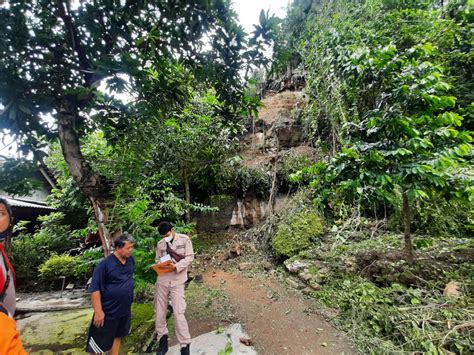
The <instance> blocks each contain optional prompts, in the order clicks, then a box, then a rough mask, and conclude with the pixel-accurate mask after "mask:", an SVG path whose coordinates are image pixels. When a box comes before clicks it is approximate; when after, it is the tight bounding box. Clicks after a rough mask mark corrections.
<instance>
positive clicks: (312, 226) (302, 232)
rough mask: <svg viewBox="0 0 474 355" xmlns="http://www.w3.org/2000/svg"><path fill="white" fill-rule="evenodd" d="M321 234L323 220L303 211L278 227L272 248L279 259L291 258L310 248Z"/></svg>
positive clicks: (309, 211)
mask: <svg viewBox="0 0 474 355" xmlns="http://www.w3.org/2000/svg"><path fill="white" fill-rule="evenodd" d="M323 234H324V222H323V219H322V218H321V217H320V216H319V214H317V213H316V212H314V211H311V210H304V211H301V212H299V213H297V214H296V215H294V216H291V217H290V218H289V220H288V221H284V222H282V223H280V224H279V225H278V229H277V232H276V234H275V235H274V236H273V238H272V248H273V250H274V251H275V252H276V253H277V255H279V256H281V257H285V258H288V257H292V256H294V255H297V254H298V253H299V252H301V251H305V250H308V249H310V248H312V247H313V246H314V245H315V242H317V241H319V238H321V236H322V235H323Z"/></svg>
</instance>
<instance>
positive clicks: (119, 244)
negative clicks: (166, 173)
mask: <svg viewBox="0 0 474 355" xmlns="http://www.w3.org/2000/svg"><path fill="white" fill-rule="evenodd" d="M126 242H129V243H131V244H135V239H134V238H133V237H132V236H131V235H130V234H129V233H127V232H123V233H122V235H121V236H120V237H118V238H117V239H115V241H114V247H115V249H120V248H123V247H124V246H125V243H126Z"/></svg>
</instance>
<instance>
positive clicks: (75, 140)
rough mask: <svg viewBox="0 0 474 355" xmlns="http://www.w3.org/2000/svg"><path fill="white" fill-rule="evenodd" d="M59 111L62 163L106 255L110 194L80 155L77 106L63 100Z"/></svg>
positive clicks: (108, 250)
mask: <svg viewBox="0 0 474 355" xmlns="http://www.w3.org/2000/svg"><path fill="white" fill-rule="evenodd" d="M58 111H59V115H58V133H59V141H60V143H61V148H62V152H63V156H64V160H65V161H66V163H67V165H68V167H69V172H70V173H71V176H72V177H73V179H74V181H75V182H76V183H77V185H78V186H79V188H80V189H81V191H82V192H83V193H84V194H85V195H86V197H87V198H88V199H89V201H90V202H91V204H92V207H93V209H94V215H95V220H96V222H97V228H98V230H99V235H100V239H101V241H102V249H103V250H104V255H105V256H107V255H109V253H110V250H111V236H110V232H109V231H108V229H107V223H108V212H107V201H108V197H109V196H110V191H109V189H108V187H107V185H106V184H104V182H103V181H101V179H100V177H99V175H97V174H96V173H95V172H94V171H93V170H92V168H91V167H90V165H89V164H88V163H87V161H86V160H85V158H84V156H83V155H82V151H81V145H80V141H79V136H78V134H77V131H76V129H75V122H76V117H77V109H76V107H75V106H74V105H73V104H71V103H70V102H69V101H67V100H64V101H63V102H61V105H60V107H59V110H58Z"/></svg>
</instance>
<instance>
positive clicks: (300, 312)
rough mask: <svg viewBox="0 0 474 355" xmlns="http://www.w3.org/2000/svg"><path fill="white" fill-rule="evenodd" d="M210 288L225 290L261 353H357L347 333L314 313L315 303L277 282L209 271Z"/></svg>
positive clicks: (207, 282)
mask: <svg viewBox="0 0 474 355" xmlns="http://www.w3.org/2000/svg"><path fill="white" fill-rule="evenodd" d="M204 283H205V285H206V286H208V287H210V288H215V289H221V290H223V291H224V292H225V293H226V294H227V295H228V296H229V298H230V301H231V302H232V304H233V306H234V307H235V311H236V318H238V319H239V321H240V322H241V323H242V325H243V326H244V328H245V330H246V331H247V332H248V333H249V334H250V336H251V337H252V341H253V342H254V345H255V347H256V349H257V351H258V352H259V353H260V354H298V355H299V354H345V355H348V354H356V353H357V352H356V351H355V350H354V349H353V347H352V346H351V345H350V343H349V341H348V340H347V338H346V337H345V336H344V334H343V333H341V332H339V331H338V330H336V329H335V328H334V327H332V326H331V325H330V324H329V323H328V322H327V321H326V320H324V319H323V317H322V316H321V315H319V314H316V313H315V312H314V303H313V302H311V301H310V300H305V299H303V297H302V296H301V295H299V294H297V293H296V292H294V291H292V290H287V289H285V288H284V287H283V286H282V285H281V284H280V283H278V282H277V281H275V280H271V279H265V280H260V279H256V278H249V277H247V276H245V275H243V274H240V273H229V272H225V271H209V272H207V273H206V274H205V275H204Z"/></svg>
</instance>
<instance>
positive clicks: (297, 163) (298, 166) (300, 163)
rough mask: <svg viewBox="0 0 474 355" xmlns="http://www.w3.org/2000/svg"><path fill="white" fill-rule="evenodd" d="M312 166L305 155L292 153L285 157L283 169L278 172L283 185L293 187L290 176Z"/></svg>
mask: <svg viewBox="0 0 474 355" xmlns="http://www.w3.org/2000/svg"><path fill="white" fill-rule="evenodd" d="M310 165H311V160H310V159H309V157H308V156H306V155H304V154H301V153H297V152H290V153H289V154H287V155H285V156H284V157H283V161H282V164H281V168H280V169H279V171H278V175H279V178H280V181H281V183H282V184H289V185H291V184H292V182H291V181H290V175H291V174H294V173H296V172H297V171H299V170H302V169H303V168H305V167H307V166H310Z"/></svg>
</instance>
